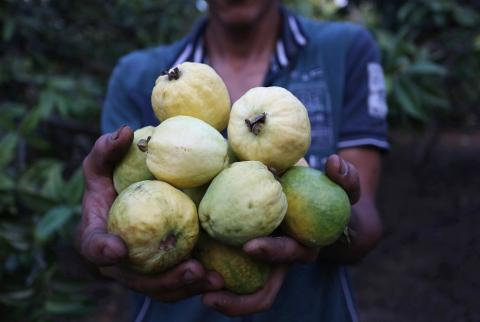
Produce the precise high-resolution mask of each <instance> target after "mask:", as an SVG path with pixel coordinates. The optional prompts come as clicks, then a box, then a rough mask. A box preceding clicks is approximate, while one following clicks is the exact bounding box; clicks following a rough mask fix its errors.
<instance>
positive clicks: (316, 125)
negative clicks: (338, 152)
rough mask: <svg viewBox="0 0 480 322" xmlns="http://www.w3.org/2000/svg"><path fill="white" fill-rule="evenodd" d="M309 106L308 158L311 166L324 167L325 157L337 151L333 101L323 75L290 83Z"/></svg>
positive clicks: (307, 106)
mask: <svg viewBox="0 0 480 322" xmlns="http://www.w3.org/2000/svg"><path fill="white" fill-rule="evenodd" d="M288 90H290V91H291V92H292V93H293V94H294V95H295V96H296V97H297V98H298V99H299V100H300V101H301V102H302V103H303V104H304V105H305V107H306V108H307V111H308V117H309V119H310V125H311V138H312V141H311V144H310V149H309V150H308V152H307V154H306V159H307V161H308V162H309V164H310V166H311V167H314V168H323V163H324V159H325V157H326V156H328V155H329V154H331V153H333V152H334V151H335V138H334V124H333V114H332V102H331V99H330V93H329V91H328V87H327V84H326V82H325V80H324V79H323V77H320V76H317V77H310V78H308V80H307V81H305V78H303V80H302V77H301V76H300V77H298V80H297V81H292V82H291V83H290V84H289V85H288Z"/></svg>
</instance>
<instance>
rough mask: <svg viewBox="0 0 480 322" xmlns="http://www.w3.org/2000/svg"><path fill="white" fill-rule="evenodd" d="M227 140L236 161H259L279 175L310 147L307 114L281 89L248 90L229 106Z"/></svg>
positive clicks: (261, 88) (292, 97)
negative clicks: (236, 158)
mask: <svg viewBox="0 0 480 322" xmlns="http://www.w3.org/2000/svg"><path fill="white" fill-rule="evenodd" d="M228 140H229V143H230V144H231V146H232V149H233V151H234V152H235V154H236V155H237V157H238V158H239V159H240V160H256V161H261V162H262V163H264V164H265V165H267V166H268V167H270V168H273V169H275V170H276V171H277V172H278V173H281V172H282V171H284V170H286V169H288V168H289V167H291V166H292V165H294V164H295V162H297V161H298V160H299V159H300V158H301V157H303V156H304V155H305V153H306V152H307V150H308V148H309V146H310V120H309V119H308V113H307V110H306V108H305V106H304V105H303V104H302V102H300V100H298V99H297V98H296V97H295V96H294V95H293V94H292V93H291V92H289V91H288V90H286V89H284V88H281V87H276V86H273V87H256V88H252V89H250V90H249V91H247V92H246V93H245V94H244V95H243V96H242V97H240V98H239V99H238V100H237V101H236V102H235V103H234V104H233V106H232V111H231V112H230V120H229V123H228Z"/></svg>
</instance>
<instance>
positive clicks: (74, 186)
mask: <svg viewBox="0 0 480 322" xmlns="http://www.w3.org/2000/svg"><path fill="white" fill-rule="evenodd" d="M83 188H84V183H83V170H82V168H81V167H80V168H78V169H77V170H76V171H75V173H74V174H73V175H72V176H71V177H70V180H69V181H68V182H67V183H66V184H65V186H64V189H62V195H63V200H64V201H65V202H66V203H68V204H70V205H76V204H79V203H80V202H81V199H82V195H83Z"/></svg>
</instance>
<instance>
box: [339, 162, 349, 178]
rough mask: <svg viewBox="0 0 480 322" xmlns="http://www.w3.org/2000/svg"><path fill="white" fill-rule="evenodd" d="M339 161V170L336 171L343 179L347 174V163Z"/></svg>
mask: <svg viewBox="0 0 480 322" xmlns="http://www.w3.org/2000/svg"><path fill="white" fill-rule="evenodd" d="M339 159H340V167H339V170H338V173H339V174H340V175H341V176H342V177H345V176H346V175H347V173H348V165H347V162H345V160H343V159H341V158H339Z"/></svg>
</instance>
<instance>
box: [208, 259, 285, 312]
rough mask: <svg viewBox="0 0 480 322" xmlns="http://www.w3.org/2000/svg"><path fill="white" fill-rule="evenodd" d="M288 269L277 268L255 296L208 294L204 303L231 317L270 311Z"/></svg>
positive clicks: (220, 292)
mask: <svg viewBox="0 0 480 322" xmlns="http://www.w3.org/2000/svg"><path fill="white" fill-rule="evenodd" d="M287 270H288V267H287V266H285V265H281V266H277V267H275V268H274V269H273V270H272V273H271V275H270V277H269V279H268V281H267V283H266V284H265V286H264V287H263V288H261V289H260V290H259V291H257V292H256V293H253V294H249V295H237V294H234V293H231V292H228V291H219V292H208V293H206V294H205V295H204V296H203V303H204V304H205V305H207V306H210V307H213V308H214V309H216V310H217V311H220V312H221V313H223V314H225V315H229V316H238V315H246V314H252V313H257V312H261V311H265V310H268V309H269V308H270V307H271V306H272V305H273V303H274V301H275V298H276V296H277V294H278V291H279V290H280V288H281V286H282V283H283V280H284V278H285V274H286V273H287Z"/></svg>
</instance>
